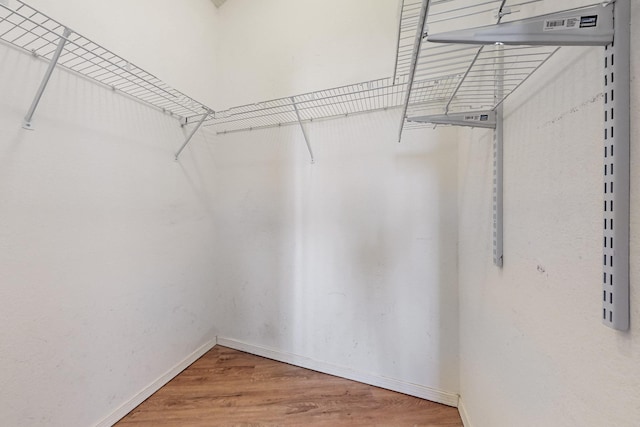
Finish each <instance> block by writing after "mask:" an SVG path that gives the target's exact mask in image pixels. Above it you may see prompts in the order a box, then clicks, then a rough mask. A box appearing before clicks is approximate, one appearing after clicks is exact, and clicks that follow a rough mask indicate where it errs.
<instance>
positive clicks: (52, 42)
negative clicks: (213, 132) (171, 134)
mask: <svg viewBox="0 0 640 427" xmlns="http://www.w3.org/2000/svg"><path fill="white" fill-rule="evenodd" d="M12 3H13V4H16V6H15V7H13V8H11V7H10V6H8V5H5V4H3V3H0V41H2V42H4V43H7V44H10V45H12V46H15V47H18V48H20V49H23V50H25V51H27V52H30V53H31V54H32V55H34V56H36V57H40V58H43V59H46V60H48V61H50V60H51V59H52V58H53V55H54V52H55V51H56V48H57V46H58V43H59V42H60V40H62V39H63V38H64V31H65V29H66V27H65V26H64V25H63V24H61V23H60V22H58V21H56V20H54V19H52V18H50V17H48V16H47V15H45V14H43V13H41V12H39V11H38V10H36V9H34V8H32V7H30V6H29V5H27V4H26V3H24V2H22V1H20V0H12ZM57 65H60V66H62V67H64V68H66V69H67V70H70V71H72V72H73V73H76V74H79V75H81V76H83V77H86V78H89V79H91V80H93V81H96V82H98V83H100V84H103V85H106V86H108V87H110V88H111V89H113V90H116V91H119V92H122V93H123V94H126V95H128V96H130V97H133V98H134V99H137V100H138V101H142V102H143V103H145V104H148V105H151V106H153V107H155V108H157V109H159V110H162V111H164V112H167V113H169V114H171V115H174V116H176V117H178V118H188V117H193V116H202V115H203V114H209V111H210V110H209V109H208V108H207V107H206V106H205V105H203V104H201V103H199V102H198V101H196V100H194V99H193V98H191V97H189V96H187V95H185V94H183V93H182V92H180V91H178V90H176V89H173V88H172V87H170V86H169V85H167V84H166V83H164V82H163V81H161V80H160V79H159V78H157V77H155V76H154V75H153V74H151V73H149V72H147V71H145V70H143V69H142V68H140V67H138V66H136V65H134V64H131V63H130V62H128V61H127V60H125V59H123V58H122V57H120V56H118V55H116V54H115V53H113V52H111V51H110V50H108V49H106V48H104V47H102V46H100V45H99V44H97V43H95V42H93V41H91V40H89V39H87V38H86V37H83V36H82V35H80V34H78V33H75V32H72V33H71V34H70V35H69V36H68V37H66V43H65V45H64V48H63V50H62V53H61V55H60V57H59V59H58V62H57Z"/></svg>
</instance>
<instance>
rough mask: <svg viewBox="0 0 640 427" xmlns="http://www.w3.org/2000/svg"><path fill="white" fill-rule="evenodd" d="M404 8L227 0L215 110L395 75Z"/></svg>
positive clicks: (372, 0)
mask: <svg viewBox="0 0 640 427" xmlns="http://www.w3.org/2000/svg"><path fill="white" fill-rule="evenodd" d="M399 12H400V1H399V0H348V1H345V0H302V1H301V0H260V1H255V0H233V1H228V2H226V3H225V4H224V6H222V7H221V8H220V9H219V20H218V25H219V28H220V32H219V36H218V38H217V40H218V43H219V44H218V47H217V51H218V52H219V62H220V64H221V66H220V67H219V68H218V74H217V84H218V85H217V91H216V92H217V97H218V103H217V105H216V106H215V107H216V108H218V109H219V108H229V107H231V106H234V105H243V104H248V103H253V102H259V101H265V100H269V99H274V98H280V97H286V96H291V95H295V94H299V93H305V92H310V91H315V90H322V89H329V88H333V87H337V86H342V85H347V84H353V83H359V82H362V81H367V80H374V79H379V78H384V77H391V76H392V75H393V69H394V66H395V63H394V59H395V52H396V43H397V32H398V22H399V19H400V17H399Z"/></svg>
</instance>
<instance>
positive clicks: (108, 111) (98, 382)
mask: <svg viewBox="0 0 640 427" xmlns="http://www.w3.org/2000/svg"><path fill="white" fill-rule="evenodd" d="M45 67H46V64H45V63H44V62H41V61H39V60H36V59H34V58H32V57H31V56H30V55H27V54H24V53H22V52H18V51H16V50H13V49H9V48H7V47H4V46H0V76H1V78H0V94H2V95H1V96H0V212H1V214H0V272H1V273H0V325H1V326H0V383H1V384H2V388H1V389H0V425H3V426H25V427H26V426H44V425H46V426H65V427H66V426H88V425H92V424H94V423H96V422H97V421H99V420H100V419H102V418H103V417H105V416H107V415H108V414H109V413H111V412H112V411H113V410H114V409H115V408H117V407H118V406H120V405H121V404H122V403H123V402H125V401H127V400H129V399H130V398H132V397H133V396H134V395H135V394H136V393H138V392H139V391H141V390H142V389H143V388H144V387H146V386H147V385H149V384H150V383H152V382H153V381H155V380H156V379H157V378H158V377H160V376H161V375H162V374H164V373H165V372H166V371H167V370H168V369H169V368H171V367H172V366H174V365H175V364H177V363H178V362H179V361H181V360H183V359H184V358H185V357H186V356H187V355H189V354H190V353H192V352H193V351H194V350H196V349H197V348H198V347H200V346H201V345H203V344H204V343H205V342H207V341H209V340H211V339H213V338H214V337H215V336H216V331H215V330H214V329H213V326H214V322H213V320H214V310H215V309H214V308H212V307H215V303H216V300H215V298H214V295H213V289H212V288H211V277H212V276H213V271H212V265H211V258H212V256H213V254H214V253H215V243H216V238H215V230H214V226H213V219H214V218H213V215H212V213H211V199H210V196H209V192H208V186H209V185H210V182H211V176H210V173H209V172H208V171H210V170H211V160H210V158H209V157H208V155H207V154H208V153H207V152H206V151H202V150H199V149H198V148H201V145H198V144H195V145H194V147H193V149H192V150H191V151H189V152H188V153H185V156H184V158H183V159H182V161H181V163H176V162H175V161H174V160H173V159H174V157H173V154H174V152H175V150H176V149H177V147H179V145H180V143H181V141H182V139H183V138H184V133H183V131H182V130H181V129H180V126H179V124H178V122H177V121H176V120H175V119H171V118H169V117H168V116H165V115H163V114H161V113H159V112H156V111H154V110H152V109H150V108H148V107H146V106H143V105H141V104H139V103H136V102H133V101H131V100H129V99H127V98H125V97H123V96H120V95H118V94H115V93H112V92H111V91H110V90H107V89H104V88H101V87H98V86H97V85H95V84H93V83H91V82H87V81H85V80H83V79H80V78H78V77H75V76H73V75H71V74H69V73H66V72H56V73H54V75H53V77H52V79H51V82H50V85H49V87H48V89H47V92H46V93H45V96H44V97H43V99H42V103H41V105H40V107H39V109H38V110H37V112H36V116H35V120H34V123H35V127H36V130H34V131H25V130H23V129H22V128H21V123H22V118H23V116H24V114H25V112H26V111H27V109H28V107H29V105H30V103H31V100H32V96H33V94H34V93H35V90H36V88H37V86H38V84H39V82H40V79H41V76H42V75H43V73H44V70H45ZM196 157H197V158H196Z"/></svg>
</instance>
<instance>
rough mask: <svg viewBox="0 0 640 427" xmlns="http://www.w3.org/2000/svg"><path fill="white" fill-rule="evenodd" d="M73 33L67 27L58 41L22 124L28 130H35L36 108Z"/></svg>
mask: <svg viewBox="0 0 640 427" xmlns="http://www.w3.org/2000/svg"><path fill="white" fill-rule="evenodd" d="M71 33H73V31H71V30H70V29H69V28H67V27H65V28H64V32H63V33H62V37H60V40H58V46H57V47H56V50H55V52H54V53H53V57H52V58H51V60H50V61H49V66H48V67H47V71H46V72H45V73H44V77H43V78H42V82H41V83H40V87H39V88H38V91H37V92H36V96H35V97H34V99H33V102H32V103H31V107H30V108H29V111H28V112H27V115H26V116H24V121H23V122H22V127H23V128H24V129H27V130H33V123H32V120H33V115H34V114H35V112H36V108H38V104H39V103H40V99H41V98H42V94H43V93H44V90H45V89H46V88H47V84H48V83H49V79H50V78H51V74H53V70H54V69H55V68H56V64H57V63H58V59H60V55H61V54H62V50H63V49H64V45H65V43H66V42H67V39H68V38H69V36H70V35H71Z"/></svg>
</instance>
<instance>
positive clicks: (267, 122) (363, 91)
mask: <svg viewBox="0 0 640 427" xmlns="http://www.w3.org/2000/svg"><path fill="white" fill-rule="evenodd" d="M406 85H407V84H406V76H404V77H402V78H401V79H400V83H398V84H394V82H393V79H392V78H385V79H378V80H372V81H368V82H363V83H357V84H353V85H347V86H341V87H337V88H332V89H325V90H320V91H316V92H309V93H305V94H301V95H295V96H292V97H288V98H279V99H274V100H270V101H265V102H259V103H256V104H248V105H242V106H238V107H233V108H230V109H228V110H225V111H218V112H216V115H215V118H214V119H212V120H209V121H208V122H207V123H206V124H205V126H206V127H213V128H214V129H215V131H216V132H217V133H229V132H237V131H243V130H250V129H260V128H266V127H275V126H284V125H289V124H294V123H298V117H297V116H296V112H295V107H297V108H298V111H299V113H300V120H301V121H303V122H306V121H313V120H318V119H326V118H333V117H341V116H349V115H352V114H357V113H363V112H369V111H376V110H383V109H389V108H395V107H398V106H400V105H401V104H402V102H403V99H404V98H403V97H404V92H405V90H406ZM294 105H295V107H294Z"/></svg>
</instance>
